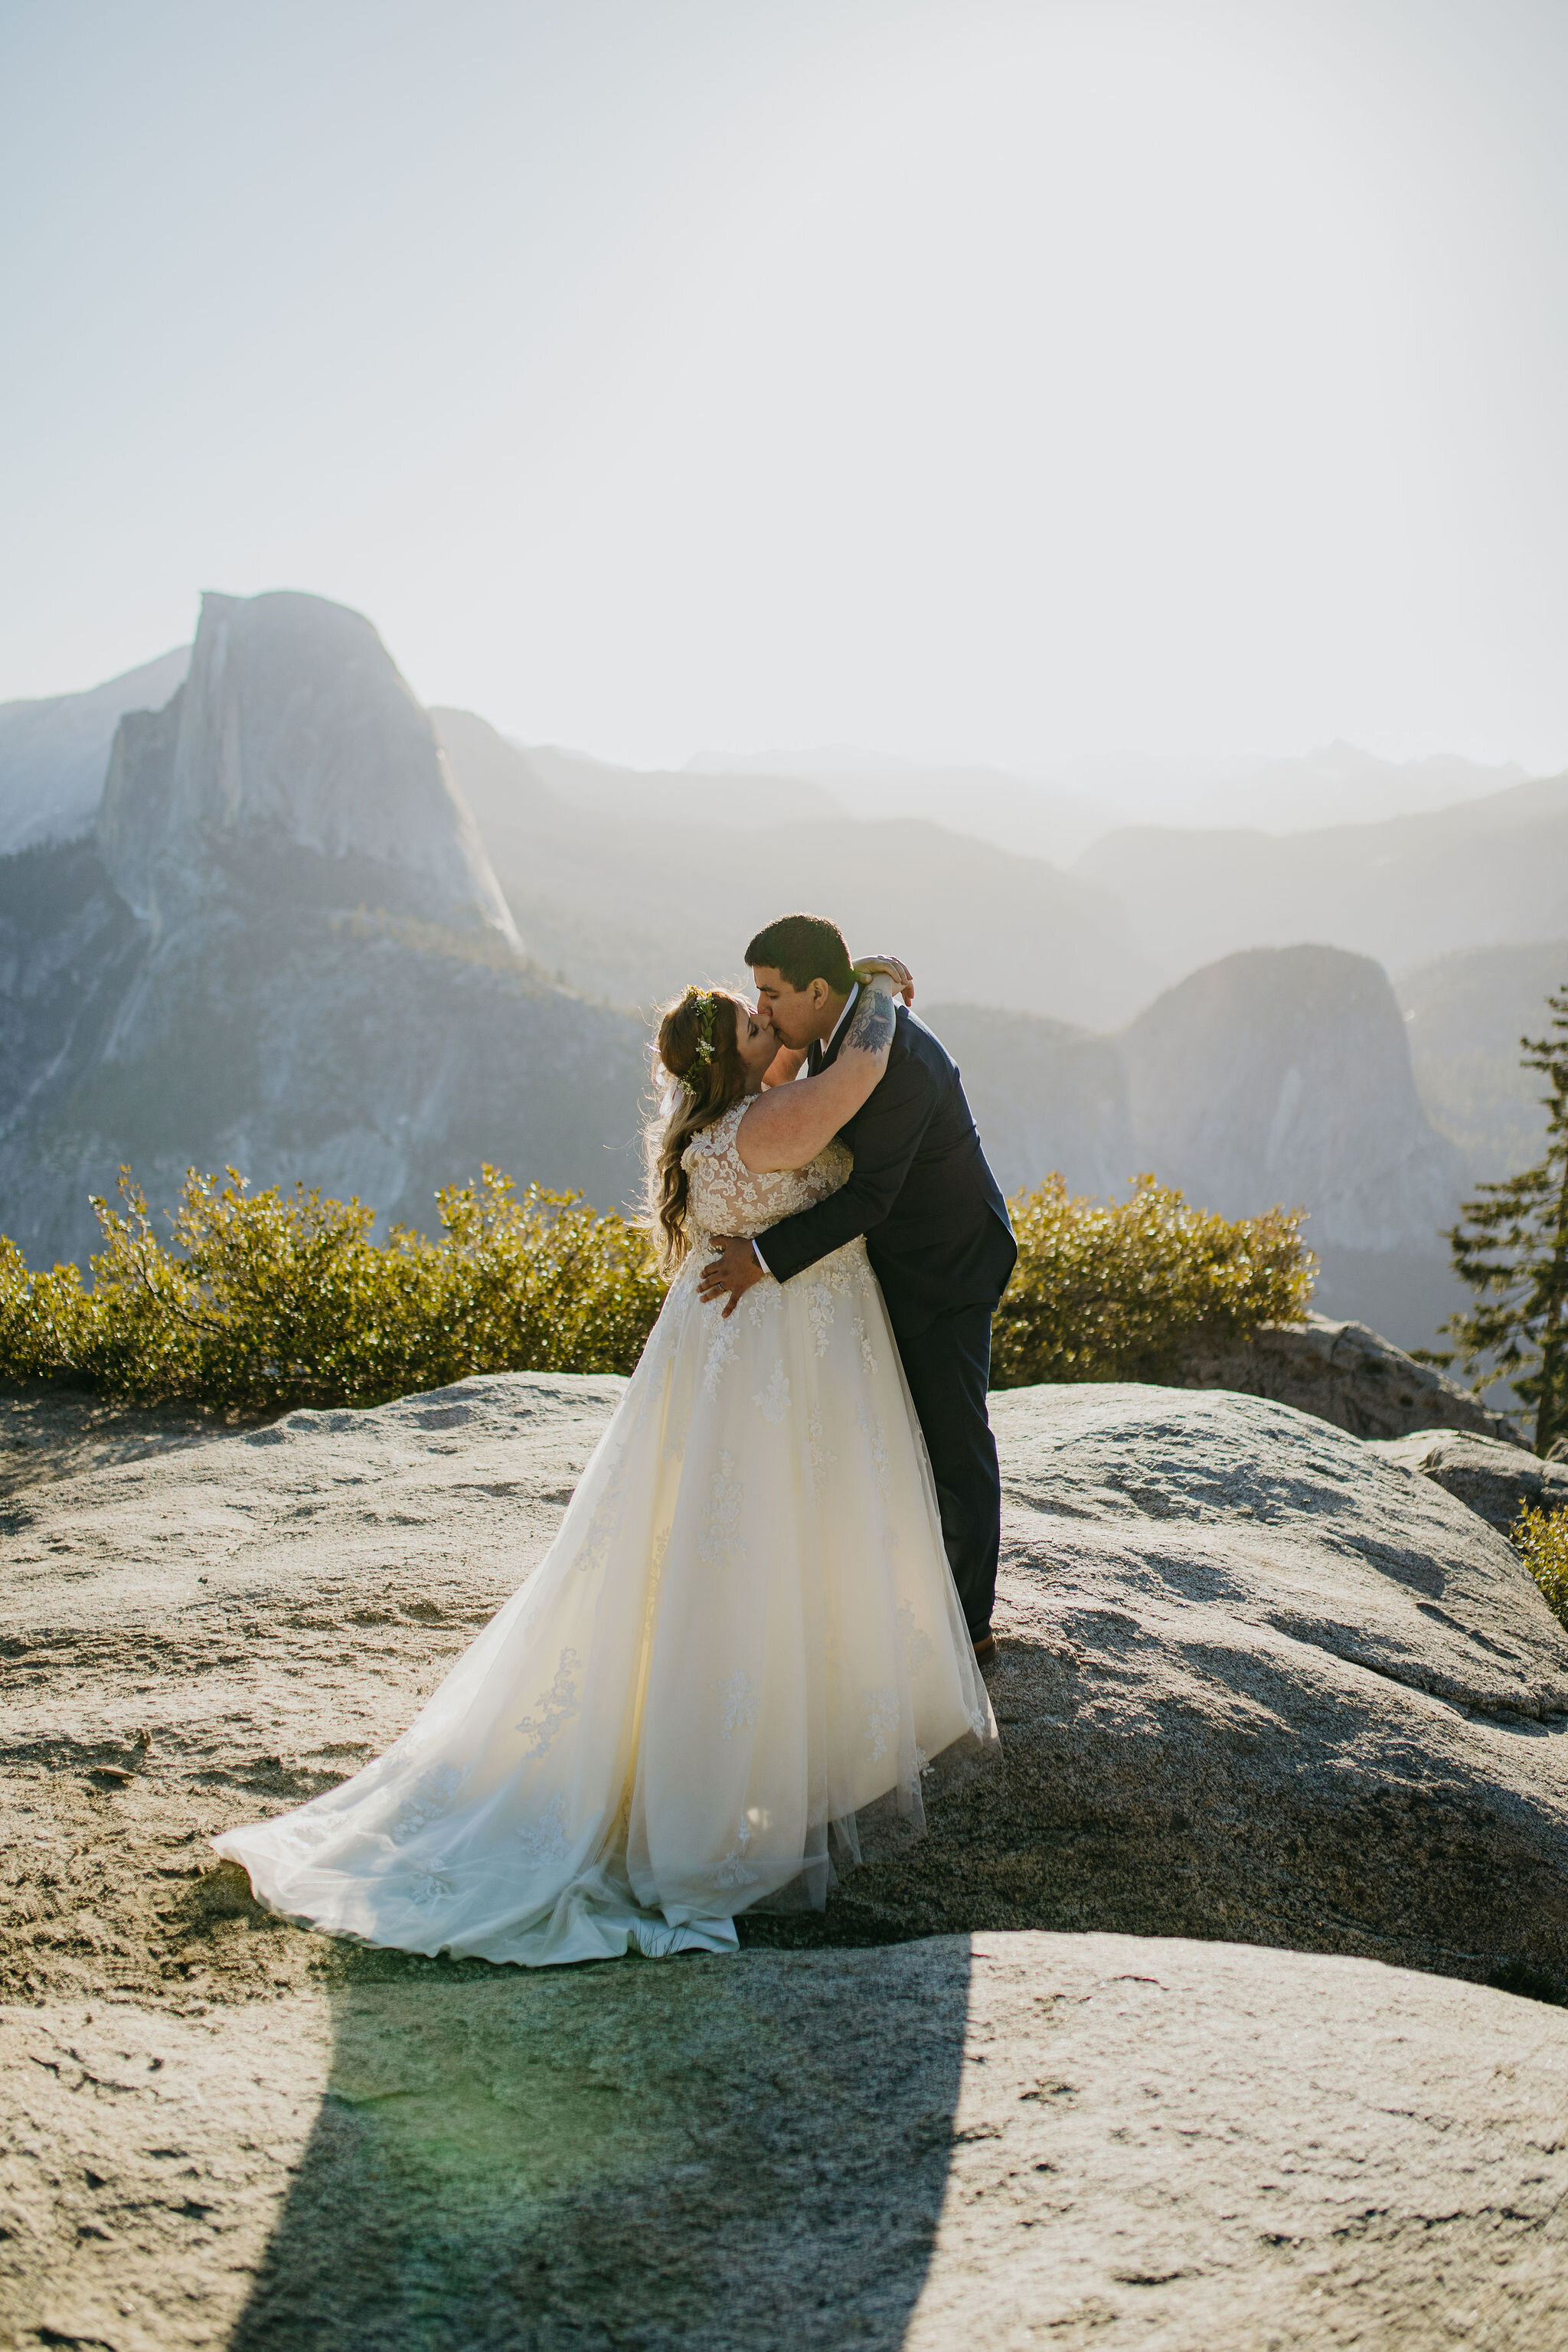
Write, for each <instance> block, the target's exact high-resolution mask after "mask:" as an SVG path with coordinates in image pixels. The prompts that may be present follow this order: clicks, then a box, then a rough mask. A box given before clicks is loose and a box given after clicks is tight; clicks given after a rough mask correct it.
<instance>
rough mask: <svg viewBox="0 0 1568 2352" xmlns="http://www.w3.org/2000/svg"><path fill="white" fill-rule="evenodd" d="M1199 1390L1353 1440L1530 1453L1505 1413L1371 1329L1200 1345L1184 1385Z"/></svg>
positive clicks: (1279, 1331)
mask: <svg viewBox="0 0 1568 2352" xmlns="http://www.w3.org/2000/svg"><path fill="white" fill-rule="evenodd" d="M1175 1378H1176V1381H1177V1383H1178V1385H1180V1386H1182V1387H1184V1388H1194V1389H1235V1390H1236V1391H1238V1392H1239V1393H1240V1394H1241V1395H1242V1396H1256V1397H1269V1398H1271V1399H1272V1400H1273V1402H1275V1403H1276V1404H1289V1405H1294V1406H1295V1408H1296V1410H1297V1412H1310V1413H1312V1414H1313V1415H1315V1416H1316V1418H1317V1419H1318V1420H1320V1421H1330V1422H1332V1423H1333V1424H1334V1426H1335V1428H1336V1429H1347V1430H1349V1432H1350V1433H1351V1434H1352V1437H1370V1438H1393V1437H1406V1436H1409V1435H1410V1434H1411V1433H1413V1432H1415V1431H1430V1430H1436V1429H1458V1430H1470V1431H1474V1432H1475V1433H1476V1434H1477V1435H1479V1436H1481V1437H1488V1438H1493V1439H1495V1440H1497V1441H1498V1443H1499V1444H1504V1445H1511V1446H1516V1447H1520V1448H1522V1447H1523V1446H1524V1440H1523V1438H1522V1437H1521V1436H1520V1434H1519V1432H1518V1431H1517V1430H1516V1429H1515V1427H1514V1425H1513V1423H1512V1422H1511V1421H1510V1419H1509V1417H1508V1415H1507V1414H1506V1413H1502V1412H1495V1411H1494V1410H1493V1408H1492V1407H1491V1406H1490V1405H1488V1404H1483V1403H1482V1402H1481V1400H1480V1398H1479V1396H1477V1395H1475V1394H1474V1393H1473V1391H1471V1390H1469V1389H1467V1388H1462V1387H1461V1386H1460V1384H1459V1382H1458V1381H1454V1380H1450V1379H1449V1378H1448V1376H1447V1373H1446V1372H1440V1371H1438V1370H1436V1368H1435V1367H1434V1366H1433V1365H1431V1364H1418V1363H1417V1362H1416V1361H1415V1358H1414V1357H1412V1356H1407V1355H1405V1353H1404V1351H1403V1349H1399V1348H1396V1347H1395V1346H1394V1343H1393V1341H1392V1340H1389V1339H1382V1338H1380V1337H1379V1335H1378V1333H1377V1332H1375V1331H1372V1330H1369V1329H1368V1328H1367V1327H1366V1325H1365V1324H1364V1323H1335V1322H1332V1321H1331V1320H1330V1318H1328V1317H1326V1316H1323V1315H1309V1316H1308V1317H1307V1318H1306V1321H1305V1322H1303V1323H1268V1324H1265V1325H1264V1327H1263V1328H1262V1329H1261V1330H1260V1331H1258V1332H1256V1333H1255V1334H1254V1335H1253V1337H1252V1338H1251V1339H1247V1340H1245V1341H1242V1342H1240V1343H1239V1344H1237V1343H1236V1342H1233V1341H1228V1340H1218V1341H1205V1340H1204V1339H1199V1340H1197V1341H1196V1342H1195V1343H1194V1346H1193V1348H1192V1349H1191V1350H1190V1352H1189V1353H1188V1354H1187V1356H1186V1357H1185V1359H1184V1361H1183V1362H1182V1364H1181V1366H1180V1368H1179V1370H1178V1371H1177V1373H1176V1375H1175Z"/></svg>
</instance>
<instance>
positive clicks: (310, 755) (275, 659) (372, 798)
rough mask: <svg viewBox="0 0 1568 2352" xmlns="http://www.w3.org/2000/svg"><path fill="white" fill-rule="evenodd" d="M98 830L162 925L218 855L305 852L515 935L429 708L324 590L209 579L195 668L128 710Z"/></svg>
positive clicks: (462, 923)
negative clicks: (250, 586) (220, 592)
mask: <svg viewBox="0 0 1568 2352" xmlns="http://www.w3.org/2000/svg"><path fill="white" fill-rule="evenodd" d="M98 842H99V849H100V855H101V856H102V858H103V862H104V865H105V867H106V868H107V870H108V872H109V875H110V879H111V880H112V881H113V883H114V886H115V888H116V889H117V890H118V891H119V892H120V895H121V898H124V900H125V901H126V903H127V905H128V906H130V907H132V908H133V909H134V910H135V912H136V913H137V914H138V915H140V916H142V917H143V918H146V919H150V920H152V921H153V922H154V923H159V922H162V921H163V920H165V919H168V917H169V916H170V914H171V913H172V912H173V911H174V908H184V906H186V905H187V904H188V903H189V902H190V901H191V900H192V898H195V899H197V900H199V899H200V898H203V897H205V896H206V895H208V893H209V890H210V883H209V880H208V877H207V872H206V868H207V866H208V863H209V861H210V860H211V859H212V858H214V857H215V856H216V857H219V858H221V859H223V860H224V861H225V862H228V861H232V860H234V859H236V858H241V859H243V858H246V857H247V856H249V857H251V858H255V857H257V856H261V857H273V858H276V857H277V856H279V854H281V855H283V856H285V857H287V856H289V854H290V853H298V852H300V851H304V852H307V853H309V854H310V855H311V856H314V857H316V858H319V859H321V860H324V861H330V862H331V864H332V865H334V866H340V867H342V868H344V869H346V871H344V872H343V874H342V876H341V877H340V880H339V885H338V887H337V889H336V891H335V893H334V895H335V896H336V898H338V899H339V901H340V903H347V904H349V905H353V904H356V903H364V904H368V905H370V906H373V907H382V908H386V909H387V910H388V911H389V912H391V913H393V914H398V915H412V916H415V917H417V918H420V919H426V920H429V921H435V922H441V923H446V924H456V925H458V927H460V928H461V927H469V926H479V927H483V928H485V929H490V930H492V931H495V932H496V933H498V934H499V935H500V937H501V938H502V939H504V940H506V941H507V943H508V944H509V945H510V946H511V947H514V948H515V947H516V946H517V945H518V939H517V933H516V929H515V927H514V925H513V923H512V919H511V916H510V912H509V911H508V908H507V905H506V901H505V899H504V898H502V896H501V892H500V885H499V884H498V883H497V881H496V878H495V876H494V874H493V873H492V872H491V871H490V865H489V858H488V856H486V854H485V850H484V846H483V845H482V843H481V842H480V840H479V832H478V829H477V827H476V826H475V824H474V820H473V817H472V815H471V814H470V813H469V810H468V804H467V803H466V802H465V801H464V799H463V798H462V795H461V794H460V793H458V790H457V788H456V786H455V785H454V783H453V782H452V779H451V776H450V773H449V772H448V771H447V765H446V761H445V760H444V758H443V755H442V751H441V746H440V743H439V740H438V739H437V734H436V730H435V728H434V726H433V725H432V723H431V721H430V719H429V717H428V715H427V714H426V712H425V711H424V710H422V709H420V707H419V705H418V703H417V702H416V700H415V698H414V697H413V695H412V694H411V693H410V691H409V689H408V688H407V686H406V685H405V682H404V680H403V679H402V677H400V676H399V675H398V672H397V670H396V668H395V666H394V664H393V662H392V660H391V658H390V656H388V654H387V652H386V650H385V648H384V646H383V645H382V642H381V640H380V638H379V637H378V636H377V635H376V633H375V631H374V629H373V628H372V626H371V625H370V623H369V622H368V621H367V620H365V619H364V618H363V615H362V614H358V613H352V612H350V611H348V609H347V608H346V607H345V606H343V605H342V604H328V603H327V602H326V600H325V599H324V598H323V597H320V596H302V595H296V594H289V593H279V594H273V595H267V596H252V597H249V598H245V597H238V596H216V595H207V596H204V598H203V599H202V614H201V622H200V625H199V626H198V627H197V630H196V640H195V646H194V648H193V650H192V655H191V667H190V675H189V677H187V678H186V680H185V682H184V686H183V687H182V688H180V690H179V692H178V694H177V695H176V696H175V697H174V700H173V701H172V702H171V703H170V704H169V705H168V706H167V707H166V708H165V709H163V710H161V711H156V712H140V713H135V714H132V716H130V717H128V718H127V719H123V720H122V721H121V727H120V730H119V732H118V734H117V736H116V738H115V742H114V748H113V750H112V751H111V753H110V761H109V772H108V777H107V780H106V782H105V785H104V793H103V805H102V808H101V810H100V814H99V819H98Z"/></svg>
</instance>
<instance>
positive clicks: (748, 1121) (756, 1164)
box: [735, 971, 894, 1176]
mask: <svg viewBox="0 0 1568 2352" xmlns="http://www.w3.org/2000/svg"><path fill="white" fill-rule="evenodd" d="M893 989H894V983H893V982H892V981H891V980H890V979H889V976H888V974H887V973H885V972H880V971H879V972H878V973H877V974H876V975H875V977H874V978H873V979H871V980H870V981H868V982H866V983H865V984H864V985H863V986H862V988H861V990H860V995H859V999H858V1002H857V1003H856V1006H855V1010H854V1012H853V1013H851V1014H850V1015H849V1022H848V1026H847V1028H846V1030H845V1032H844V1043H843V1044H842V1045H840V1047H839V1048H838V1053H837V1058H836V1059H835V1061H834V1063H833V1065H832V1066H831V1068H829V1069H826V1070H820V1071H818V1073H817V1075H816V1077H815V1078H797V1079H796V1080H795V1083H794V1085H793V1086H787V1087H770V1088H769V1089H768V1091H767V1092H766V1093H765V1094H762V1095H759V1096H758V1097H757V1099H756V1101H755V1102H753V1103H752V1107H751V1108H750V1110H748V1111H747V1113H746V1116H745V1118H743V1119H742V1121H741V1124H740V1127H739V1129H737V1131H736V1135H735V1150H736V1151H737V1152H738V1153H739V1155H740V1159H741V1164H742V1167H745V1168H749V1169H750V1170H751V1171H752V1175H753V1176H760V1175H762V1174H763V1172H764V1171H767V1170H768V1169H773V1168H804V1167H805V1164H806V1162H807V1160H815V1159H816V1155H817V1153H818V1152H819V1151H820V1150H822V1149H823V1147H824V1145H825V1144H827V1143H831V1141H832V1140H833V1138H834V1137H835V1136H836V1135H837V1132H838V1130H839V1129H840V1128H841V1127H842V1126H843V1125H844V1122H845V1120H846V1119H849V1118H854V1116H855V1114H856V1112H857V1111H858V1109H859V1108H860V1106H861V1104H862V1103H863V1102H865V1100H866V1098H867V1097H868V1095H869V1094H870V1092H871V1090H872V1088H873V1087H875V1086H876V1085H877V1084H878V1082H879V1079H880V1077H881V1076H882V1073H883V1071H884V1070H885V1069H886V1068H887V1066H888V1055H889V1053H890V1052H891V1051H892V1045H893V1030H894V1003H893Z"/></svg>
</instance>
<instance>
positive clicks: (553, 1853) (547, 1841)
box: [512, 1790, 566, 1870]
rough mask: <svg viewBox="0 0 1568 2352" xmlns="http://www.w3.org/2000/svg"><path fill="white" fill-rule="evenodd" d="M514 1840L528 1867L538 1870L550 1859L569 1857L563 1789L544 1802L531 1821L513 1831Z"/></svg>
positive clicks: (551, 1860)
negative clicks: (567, 1852) (546, 1802)
mask: <svg viewBox="0 0 1568 2352" xmlns="http://www.w3.org/2000/svg"><path fill="white" fill-rule="evenodd" d="M512 1843H513V1845H514V1847H515V1848H516V1851H517V1854H518V1858H519V1860H520V1861H521V1864H523V1867H524V1868H525V1869H527V1870H539V1869H542V1867H543V1865H544V1864H546V1863H549V1862H564V1861H565V1859H566V1798H565V1794H564V1792H563V1791H562V1790H557V1792H556V1794H555V1795H554V1796H553V1797H552V1798H551V1800H550V1802H549V1803H548V1804H547V1805H542V1806H541V1808H540V1810H539V1811H538V1812H536V1813H535V1814H534V1816H533V1819H532V1820H531V1821H528V1822H523V1824H522V1827H521V1829H520V1830H517V1831H514V1832H513V1834H512Z"/></svg>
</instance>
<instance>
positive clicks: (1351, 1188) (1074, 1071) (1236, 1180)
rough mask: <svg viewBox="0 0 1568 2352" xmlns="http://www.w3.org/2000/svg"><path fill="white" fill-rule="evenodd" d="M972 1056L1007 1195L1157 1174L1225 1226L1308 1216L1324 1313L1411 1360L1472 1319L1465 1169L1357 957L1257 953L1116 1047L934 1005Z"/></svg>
mask: <svg viewBox="0 0 1568 2352" xmlns="http://www.w3.org/2000/svg"><path fill="white" fill-rule="evenodd" d="M921 1012H922V1013H923V1014H924V1017H925V1018H926V1020H928V1021H929V1022H930V1024H931V1026H932V1027H933V1028H934V1029H935V1030H936V1032H937V1034H938V1035H939V1036H940V1037H942V1040H943V1041H944V1043H945V1044H946V1045H948V1046H949V1048H950V1050H951V1051H952V1053H953V1055H954V1056H955V1058H956V1059H957V1060H958V1062H959V1064H960V1066H961V1067H962V1069H963V1078H964V1086H965V1088H966V1090H967V1092H968V1095H969V1099H970V1102H971V1104H972V1106H973V1110H974V1115H975V1118H976V1120H977V1121H978V1123H979V1126H980V1129H981V1132H982V1134H983V1135H984V1137H985V1139H986V1143H987V1148H988V1150H991V1151H992V1152H993V1164H994V1166H995V1169H996V1172H997V1175H998V1177H999V1179H1000V1181H1001V1182H1002V1183H1003V1185H1004V1187H1005V1189H1006V1190H1008V1191H1016V1190H1019V1189H1021V1188H1022V1187H1025V1186H1027V1185H1033V1184H1037V1183H1038V1182H1039V1181H1041V1179H1042V1178H1043V1177H1045V1176H1046V1175H1047V1174H1048V1173H1049V1172H1050V1171H1052V1170H1053V1169H1059V1170H1060V1171H1061V1173H1062V1174H1063V1175H1064V1176H1065V1177H1066V1178H1067V1181H1068V1184H1069V1185H1070V1186H1072V1187H1073V1189H1074V1190H1075V1191H1079V1192H1092V1193H1098V1194H1106V1193H1110V1192H1116V1191H1117V1190H1119V1189H1120V1187H1121V1185H1123V1184H1124V1183H1125V1182H1126V1181H1127V1180H1128V1179H1129V1178H1130V1177H1131V1176H1132V1175H1133V1174H1134V1173H1136V1172H1137V1171H1140V1170H1142V1169H1152V1170H1153V1171H1154V1172H1155V1173H1156V1174H1157V1175H1158V1176H1159V1177H1160V1179H1161V1181H1162V1182H1164V1183H1169V1184H1177V1185H1180V1187H1181V1188H1182V1190H1183V1191H1184V1192H1185V1193H1186V1194H1187V1197H1188V1198H1189V1200H1191V1201H1193V1202H1197V1203H1201V1204H1202V1205H1203V1206H1205V1207H1207V1208H1213V1209H1218V1210H1221V1211H1222V1212H1223V1213H1225V1214H1226V1215H1227V1216H1252V1215H1256V1214H1258V1213H1259V1212H1261V1211H1262V1210H1265V1209H1268V1208H1272V1207H1273V1206H1274V1205H1275V1204H1276V1203H1277V1202H1278V1203H1281V1204H1283V1205H1284V1206H1285V1207H1288V1208H1294V1207H1303V1208H1305V1209H1306V1210H1307V1211H1308V1213H1309V1221H1308V1224H1307V1239H1308V1242H1309V1243H1310V1245H1311V1247H1312V1248H1313V1249H1314V1250H1315V1251H1316V1252H1317V1254H1318V1257H1319V1259H1320V1261H1321V1276H1320V1279H1319V1286H1318V1292H1317V1297H1316V1302H1315V1303H1316V1304H1317V1305H1318V1306H1319V1307H1321V1308H1322V1309H1323V1311H1324V1312H1325V1313H1326V1314H1328V1315H1331V1316H1333V1317H1354V1318H1358V1319H1360V1320H1361V1321H1363V1322H1366V1323H1369V1324H1372V1325H1373V1327H1374V1328H1376V1329H1378V1330H1380V1331H1385V1332H1387V1333H1388V1335H1389V1336H1390V1338H1392V1339H1395V1340H1396V1341H1397V1342H1398V1343H1399V1344H1400V1345H1401V1346H1403V1347H1415V1346H1425V1345H1426V1344H1428V1343H1429V1342H1430V1340H1431V1339H1432V1336H1433V1334H1434V1332H1435V1331H1436V1328H1437V1326H1438V1324H1439V1323H1440V1322H1441V1320H1442V1318H1444V1316H1446V1315H1447V1314H1448V1313H1449V1312H1450V1311H1451V1308H1452V1307H1453V1306H1454V1305H1456V1304H1457V1303H1458V1298H1457V1286H1456V1285H1455V1284H1454V1281H1453V1277H1452V1275H1451V1272H1450V1269H1449V1264H1448V1257H1447V1248H1446V1245H1445V1244H1444V1243H1443V1241H1442V1239H1441V1230H1442V1228H1443V1227H1444V1226H1446V1225H1448V1224H1451V1223H1452V1222H1453V1219H1454V1216H1455V1214H1456V1213H1457V1210H1458V1202H1459V1197H1460V1194H1461V1192H1462V1191H1463V1188H1464V1183H1465V1166H1464V1161H1463V1159H1462V1157H1461V1155H1460V1153H1459V1152H1458V1150H1457V1149H1456V1148H1455V1146H1454V1145H1453V1144H1452V1143H1451V1142H1449V1141H1448V1140H1447V1138H1445V1137H1443V1136H1441V1135H1439V1134H1438V1133H1437V1132H1436V1129H1434V1128H1433V1127H1432V1125H1431V1123H1430V1121H1429V1120H1428V1119H1427V1117H1426V1112H1425V1110H1424V1109H1423V1108H1422V1105H1421V1101H1420V1097H1419V1096H1418V1095H1417V1093H1416V1090H1415V1079H1414V1076H1413V1075H1412V1071H1411V1062H1410V1049H1409V1045H1408V1042H1407V1039H1406V1034H1405V1024H1404V1022H1403V1020H1402V1019H1401V1016H1400V1011H1399V1007H1398V1004H1397V1003H1396V1002H1395V1000H1394V992H1393V989H1392V988H1391V987H1390V985H1389V982H1388V979H1387V976H1386V974H1385V973H1384V971H1382V969H1381V968H1380V966H1378V965H1377V964H1375V963H1373V961H1371V960H1370V958H1368V957H1366V956H1357V955H1350V954H1347V953H1346V952H1345V951H1344V950H1342V949H1341V948H1323V947H1302V948H1255V949H1251V950H1247V951H1245V952H1244V953H1241V954H1239V955H1233V956H1227V957H1226V958H1225V959H1224V960H1223V961H1221V962H1219V963H1215V964H1210V965H1208V966H1206V967H1205V969H1204V970H1203V971H1196V972H1194V973H1192V974H1191V975H1190V976H1189V977H1188V978H1187V979H1186V980H1184V981H1182V982H1179V983H1178V985H1177V986H1176V987H1174V988H1171V989H1167V990H1166V991H1165V992H1164V993H1163V995H1162V996H1159V997H1157V998H1156V999H1155V1001H1154V1003H1152V1004H1151V1005H1150V1006H1149V1007H1148V1008H1147V1010H1146V1011H1144V1012H1142V1013H1140V1014H1139V1015H1138V1016H1137V1018H1136V1019H1135V1020H1133V1021H1132V1022H1131V1023H1130V1024H1128V1026H1127V1027H1126V1028H1125V1029H1123V1030H1122V1031H1121V1032H1120V1033H1119V1034H1115V1035H1111V1036H1098V1037H1097V1036H1093V1035H1090V1034H1086V1033H1085V1032H1083V1031H1081V1030H1072V1029H1069V1028H1068V1027H1067V1026H1066V1025H1065V1024H1061V1023H1058V1022H1052V1021H1046V1020H1042V1019H1040V1018H1039V1017H1037V1016H1036V1015H1031V1014H1028V1013H1004V1012H997V1011H994V1010H991V1009H989V1008H983V1007H979V1006H973V1005H952V1004H933V1005H931V1006H930V1007H929V1008H928V1007H927V1006H924V1005H922V1006H921Z"/></svg>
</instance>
